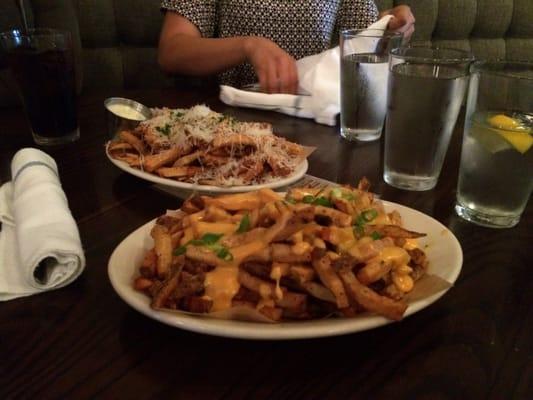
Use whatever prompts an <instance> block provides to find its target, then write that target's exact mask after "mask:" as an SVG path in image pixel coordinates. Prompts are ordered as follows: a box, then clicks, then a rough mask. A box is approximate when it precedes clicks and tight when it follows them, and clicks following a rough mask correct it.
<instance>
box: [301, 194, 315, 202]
mask: <svg viewBox="0 0 533 400" xmlns="http://www.w3.org/2000/svg"><path fill="white" fill-rule="evenodd" d="M313 201H315V196H311V195H310V194H308V195H306V196H304V197H303V199H302V202H303V203H306V204H311V203H312V202H313Z"/></svg>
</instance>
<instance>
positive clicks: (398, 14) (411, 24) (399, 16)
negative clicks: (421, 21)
mask: <svg viewBox="0 0 533 400" xmlns="http://www.w3.org/2000/svg"><path fill="white" fill-rule="evenodd" d="M385 15H392V16H393V18H392V19H391V20H390V22H389V25H388V26H387V28H389V29H390V30H392V31H395V32H401V33H403V36H404V38H407V39H409V38H410V37H411V35H412V34H413V32H414V31H415V16H414V15H413V13H412V12H411V9H410V8H409V6H397V7H394V8H391V9H390V10H385V11H383V12H382V13H381V14H380V15H379V17H380V18H381V17H383V16H385Z"/></svg>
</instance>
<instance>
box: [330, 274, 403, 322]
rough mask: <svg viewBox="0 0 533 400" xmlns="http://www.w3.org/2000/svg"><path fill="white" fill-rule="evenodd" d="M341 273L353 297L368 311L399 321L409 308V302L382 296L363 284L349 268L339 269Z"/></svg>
mask: <svg viewBox="0 0 533 400" xmlns="http://www.w3.org/2000/svg"><path fill="white" fill-rule="evenodd" d="M339 275H340V277H341V279H342V280H343V282H344V284H345V285H346V290H347V291H348V293H349V294H350V296H351V298H352V299H353V300H354V301H355V302H357V303H358V304H360V305H361V306H363V307H364V308H365V309H366V310H368V311H373V312H375V313H377V314H380V315H383V316H385V317H387V318H389V319H392V320H395V321H399V320H400V319H402V316H403V314H404V312H405V310H406V309H407V304H405V303H403V302H399V301H394V300H391V299H389V298H388V297H385V296H380V295H379V294H377V293H376V292H374V291H373V290H372V289H370V288H369V287H367V286H364V285H363V284H361V283H360V282H359V281H358V280H357V278H356V277H355V275H354V274H353V272H352V271H351V270H350V269H349V268H341V269H339Z"/></svg>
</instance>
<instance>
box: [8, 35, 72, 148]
mask: <svg viewBox="0 0 533 400" xmlns="http://www.w3.org/2000/svg"><path fill="white" fill-rule="evenodd" d="M0 44H1V45H2V47H3V48H4V49H5V51H6V53H7V60H8V65H9V66H10V69H11V71H12V73H13V75H14V76H15V80H16V81H17V83H18V86H19V87H20V90H21V92H22V97H23V102H24V108H25V111H26V115H27V116H28V119H29V121H30V127H31V131H32V134H33V138H34V140H35V142H36V143H37V144H41V145H48V144H61V143H66V142H71V141H74V140H76V139H78V138H79V129H78V119H77V98H76V79H75V64H74V53H73V46H72V38H71V35H70V32H67V31H58V30H54V29H33V30H30V31H29V32H28V34H26V33H23V32H22V31H19V30H13V31H9V32H4V33H2V34H0Z"/></svg>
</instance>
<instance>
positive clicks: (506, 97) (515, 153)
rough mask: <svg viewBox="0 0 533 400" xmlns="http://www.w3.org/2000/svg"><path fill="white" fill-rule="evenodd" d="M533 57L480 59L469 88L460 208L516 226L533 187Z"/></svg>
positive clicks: (491, 222) (480, 220) (478, 218)
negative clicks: (519, 60) (522, 59)
mask: <svg viewBox="0 0 533 400" xmlns="http://www.w3.org/2000/svg"><path fill="white" fill-rule="evenodd" d="M532 147H533V63H512V62H476V63H474V65H473V66H472V80H471V83H470V89H469V93H468V103H467V113H466V120H465V130H464V136H463V149H462V155H461V167H460V170H459V183H458V188H457V203H456V207H455V209H456V212H457V214H458V215H460V216H461V217H463V218H465V219H466V220H468V221H472V222H474V223H477V224H478V225H483V226H489V227H501V228H505V227H512V226H514V225H516V224H517V223H518V222H519V220H520V215H521V214H522V212H523V211H524V208H525V207H526V205H527V202H528V199H529V196H530V195H531V191H532V190H533V148H532Z"/></svg>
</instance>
